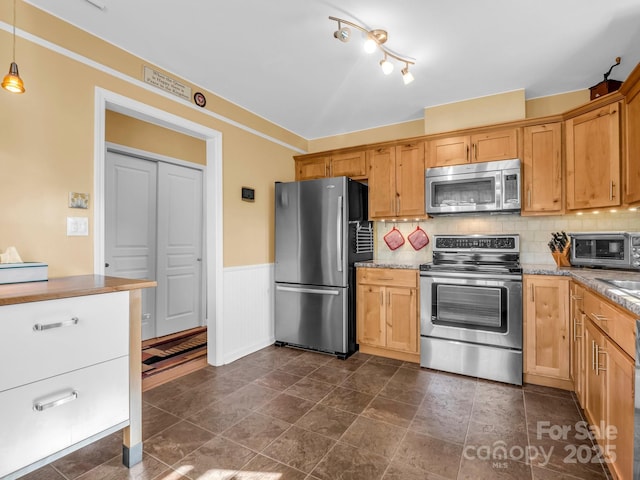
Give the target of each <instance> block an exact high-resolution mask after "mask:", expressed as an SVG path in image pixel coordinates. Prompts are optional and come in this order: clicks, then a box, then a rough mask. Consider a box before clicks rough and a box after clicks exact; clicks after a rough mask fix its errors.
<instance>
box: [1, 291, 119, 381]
mask: <svg viewBox="0 0 640 480" xmlns="http://www.w3.org/2000/svg"><path fill="white" fill-rule="evenodd" d="M0 338H3V339H5V342H4V346H3V348H2V349H0V365H2V366H3V372H2V375H1V376H0V392H1V391H3V390H7V389H10V388H15V387H18V386H20V385H25V384H27V383H31V382H35V381H38V380H42V379H44V378H48V377H51V376H54V375H60V374H62V373H66V372H69V371H71V370H77V369H79V368H83V367H87V366H89V365H93V364H96V363H99V362H104V361H106V360H111V359H113V358H117V357H121V356H123V355H128V352H129V293H128V292H114V293H106V294H99V295H87V296H82V297H71V298H62V299H57V300H46V301H42V302H32V303H24V304H16V305H5V306H1V307H0Z"/></svg>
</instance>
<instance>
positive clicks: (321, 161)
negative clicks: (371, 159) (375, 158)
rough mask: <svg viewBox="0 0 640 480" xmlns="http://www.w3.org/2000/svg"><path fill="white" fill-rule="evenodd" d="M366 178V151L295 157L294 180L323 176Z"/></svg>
mask: <svg viewBox="0 0 640 480" xmlns="http://www.w3.org/2000/svg"><path fill="white" fill-rule="evenodd" d="M342 176H345V177H349V178H353V179H355V180H362V179H366V178H367V152H366V151H365V150H362V151H356V152H347V153H332V154H327V155H321V156H312V157H302V158H296V180H312V179H314V178H325V177H342Z"/></svg>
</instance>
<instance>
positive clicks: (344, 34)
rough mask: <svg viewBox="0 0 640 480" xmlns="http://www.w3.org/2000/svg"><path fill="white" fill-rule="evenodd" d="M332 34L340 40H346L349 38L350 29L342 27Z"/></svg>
mask: <svg viewBox="0 0 640 480" xmlns="http://www.w3.org/2000/svg"><path fill="white" fill-rule="evenodd" d="M333 36H334V37H335V38H337V39H338V40H340V41H341V42H345V43H346V42H348V41H349V39H350V38H351V29H350V28H349V27H342V28H339V29H338V30H336V31H335V32H333Z"/></svg>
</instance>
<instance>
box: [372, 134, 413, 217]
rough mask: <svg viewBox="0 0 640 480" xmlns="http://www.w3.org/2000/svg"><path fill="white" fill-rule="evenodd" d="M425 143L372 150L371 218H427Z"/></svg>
mask: <svg viewBox="0 0 640 480" xmlns="http://www.w3.org/2000/svg"><path fill="white" fill-rule="evenodd" d="M424 170H425V165H424V143H423V142H417V143H408V144H403V145H397V146H392V147H385V148H377V149H374V150H371V151H370V152H369V175H368V178H369V217H370V218H371V219H378V218H395V217H410V218H416V217H424V216H425V205H424Z"/></svg>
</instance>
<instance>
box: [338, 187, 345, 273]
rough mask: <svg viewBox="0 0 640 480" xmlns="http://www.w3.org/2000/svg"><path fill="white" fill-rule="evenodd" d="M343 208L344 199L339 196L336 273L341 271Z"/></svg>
mask: <svg viewBox="0 0 640 480" xmlns="http://www.w3.org/2000/svg"><path fill="white" fill-rule="evenodd" d="M343 206H344V197H343V196H342V195H340V196H339V197H338V215H337V216H338V225H337V226H338V228H337V229H336V231H337V233H336V236H337V247H338V249H337V252H338V255H337V256H338V271H339V272H341V271H342V215H343V213H342V210H343Z"/></svg>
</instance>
